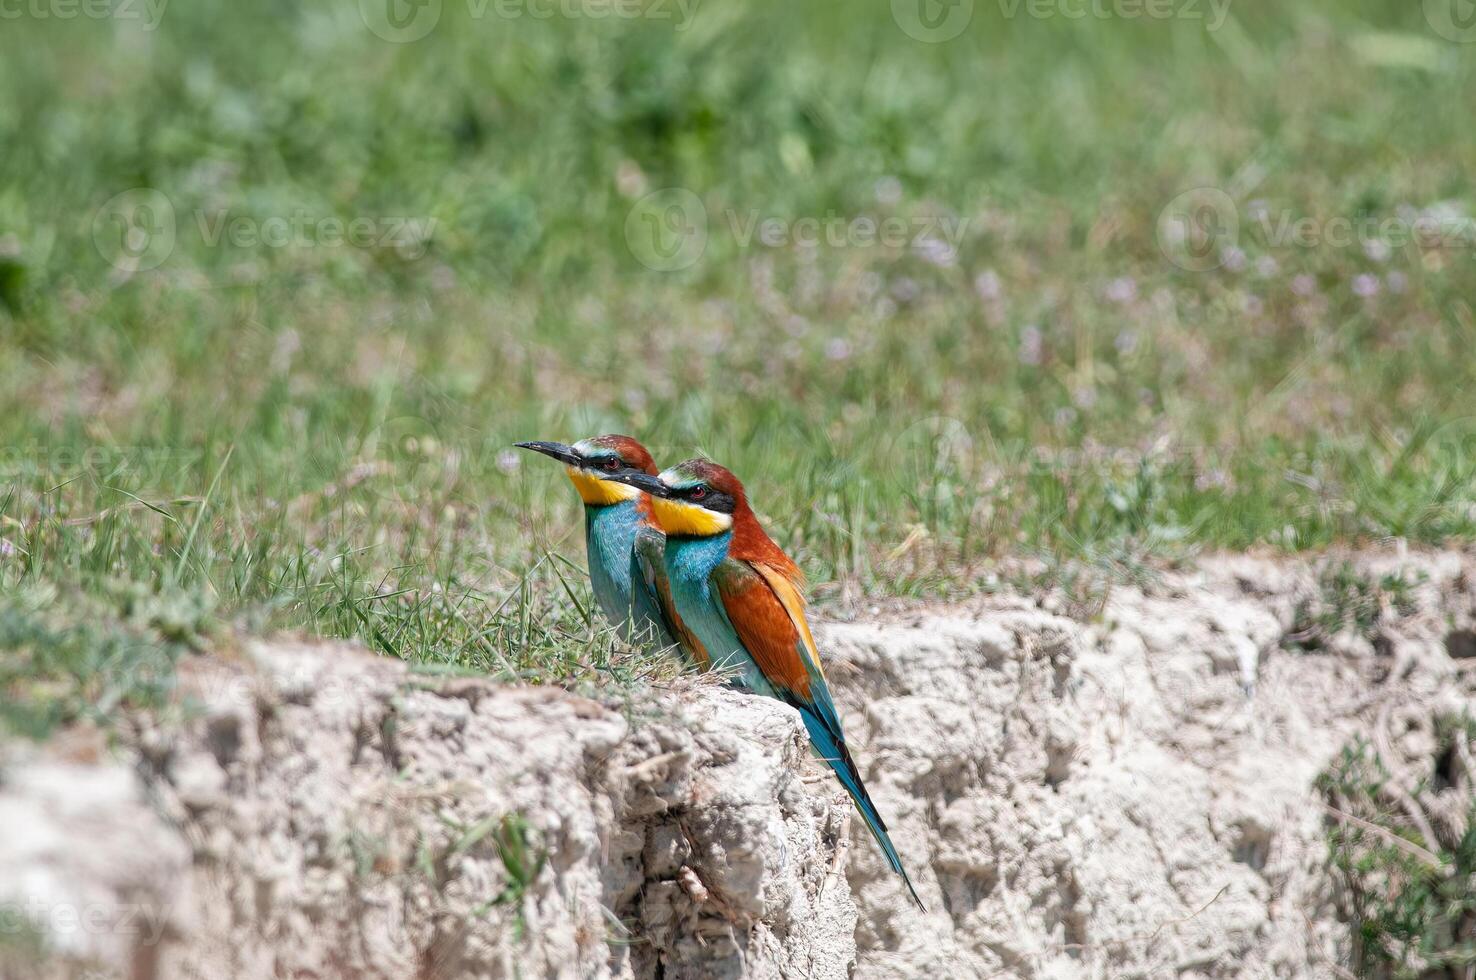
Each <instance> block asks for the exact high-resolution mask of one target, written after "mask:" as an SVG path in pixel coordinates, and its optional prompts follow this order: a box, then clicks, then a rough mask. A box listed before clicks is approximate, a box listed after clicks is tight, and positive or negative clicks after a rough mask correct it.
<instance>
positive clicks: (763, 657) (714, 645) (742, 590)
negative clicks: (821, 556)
mask: <svg viewBox="0 0 1476 980" xmlns="http://www.w3.org/2000/svg"><path fill="white" fill-rule="evenodd" d="M613 478H614V479H616V480H619V481H620V482H622V483H628V484H630V485H632V486H634V487H638V488H640V489H641V490H644V491H645V492H646V493H647V494H648V495H649V497H650V500H651V508H652V511H653V513H654V515H655V518H656V522H657V523H658V524H659V525H660V526H661V529H662V531H664V532H665V533H666V545H665V559H666V571H667V575H668V577H669V580H670V587H671V595H672V599H673V602H674V604H675V607H676V612H677V614H678V615H679V616H680V617H681V620H682V622H683V624H684V628H685V629H686V630H688V631H689V632H690V633H691V634H692V637H693V638H694V639H695V641H696V643H697V644H699V645H700V646H701V648H702V649H703V651H704V656H705V657H706V658H707V659H708V660H709V662H710V663H711V665H712V667H713V668H714V669H718V670H721V669H723V668H725V667H726V668H730V669H735V670H736V671H737V675H738V680H739V682H740V683H742V684H743V685H744V686H746V687H748V688H749V689H750V690H752V691H754V692H756V693H759V694H765V695H768V696H770V697H774V698H778V699H779V700H780V701H783V702H785V703H786V704H788V705H790V706H792V707H794V708H795V709H797V710H798V711H799V713H800V717H801V718H802V719H803V720H804V723H805V729H806V730H807V731H808V732H809V734H810V741H811V743H812V744H813V745H814V747H815V750H816V752H817V753H818V754H819V756H820V758H821V759H823V760H824V761H825V762H826V764H827V765H829V766H830V768H831V769H833V770H834V771H835V774H836V776H838V777H839V778H840V782H841V785H842V786H844V787H845V788H846V792H847V793H849V794H850V795H851V799H852V800H854V801H855V803H856V807H857V809H859V810H860V811H861V816H862V817H864V818H865V820H866V826H867V827H868V828H869V829H870V830H871V833H872V835H873V836H874V837H875V838H876V841H877V843H878V844H880V845H881V849H882V852H883V853H884V854H886V857H887V862H888V863H889V864H890V865H891V866H892V870H893V871H895V872H897V873H898V874H899V875H901V876H902V880H903V882H904V883H905V884H906V885H907V890H908V891H909V892H911V894H912V900H913V901H915V902H917V905H918V908H922V907H923V904H922V900H921V899H920V898H918V895H917V889H915V888H914V887H913V886H912V879H910V878H909V877H908V876H907V872H906V871H905V870H903V868H902V860H901V858H899V857H898V856H897V849H896V848H895V847H893V846H892V839H891V837H889V836H888V834H887V828H886V824H884V823H883V822H882V818H881V814H879V813H878V812H877V809H876V805H875V804H874V803H872V802H871V796H870V794H868V793H867V792H866V787H865V786H864V785H863V784H862V782H861V773H860V772H859V771H858V770H857V769H856V763H855V761H854V760H853V759H852V758H851V753H850V751H849V750H848V749H847V748H846V736H845V733H844V732H843V731H842V730H841V722H840V716H839V715H838V714H836V710H835V703H834V702H833V701H832V700H831V698H830V689H829V688H828V687H827V686H826V683H825V674H824V672H823V671H822V669H821V667H820V655H819V653H818V652H817V651H816V650H815V639H814V637H813V636H811V634H810V627H809V623H808V622H807V621H806V620H805V599H804V595H803V593H802V592H801V589H802V588H803V586H804V576H803V575H802V573H801V572H800V570H799V566H797V565H796V564H795V563H794V561H793V560H792V559H791V558H790V557H789V556H788V555H786V554H785V553H784V552H783V550H781V549H780V547H779V546H778V545H777V544H775V543H774V541H773V540H772V539H771V538H770V537H769V536H768V534H766V533H765V532H764V529H763V527H762V526H761V525H760V524H759V521H758V518H757V517H756V516H754V513H753V510H752V509H751V508H750V507H749V505H748V499H747V496H746V495H745V494H744V492H743V485H742V484H741V483H740V482H738V478H737V477H736V476H734V475H733V474H732V473H730V472H729V471H728V470H726V469H724V468H723V467H721V466H719V465H717V464H716V463H713V462H710V461H708V460H705V459H689V460H687V461H686V462H685V463H679V464H677V465H676V466H673V467H671V468H670V469H668V470H666V471H665V472H663V473H662V474H661V475H660V476H659V477H658V476H651V475H650V474H649V473H647V472H644V471H640V470H635V469H626V470H623V471H622V472H620V473H618V474H616V475H615V476H614V477H613Z"/></svg>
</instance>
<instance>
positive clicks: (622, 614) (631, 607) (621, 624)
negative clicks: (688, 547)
mask: <svg viewBox="0 0 1476 980" xmlns="http://www.w3.org/2000/svg"><path fill="white" fill-rule="evenodd" d="M517 446H518V448H520V449H531V450H532V451H533V452H536V453H542V454H543V455H545V456H550V457H552V458H554V459H556V460H558V461H559V462H561V463H563V464H564V472H565V473H567V474H568V476H569V481H570V482H571V483H573V484H574V489H575V490H577V491H578V492H579V499H580V500H582V501H584V544H585V550H586V553H587V555H588V560H589V581H590V585H591V586H592V587H593V589H594V595H595V602H596V603H598V604H599V607H600V611H601V612H602V613H604V615H605V619H606V620H608V621H609V622H610V624H611V625H612V626H614V627H615V629H616V631H617V632H618V633H619V634H620V636H621V637H622V638H623V639H626V640H629V641H631V642H634V643H640V644H643V645H645V646H648V647H651V648H653V649H666V648H677V649H680V650H681V651H682V652H683V653H685V654H686V655H687V656H688V657H689V658H693V659H696V661H697V664H698V666H699V667H704V668H705V667H706V662H705V660H702V659H700V658H697V657H696V654H695V653H694V651H693V648H692V647H691V646H690V644H689V642H688V641H687V639H686V636H685V633H686V631H685V629H684V628H683V626H682V623H681V621H680V619H679V618H678V616H677V614H676V612H675V609H674V607H673V604H672V601H671V594H670V589H669V587H668V585H667V580H666V567H665V564H664V562H663V560H662V559H663V547H664V544H665V538H664V536H663V535H662V533H661V531H660V529H659V528H658V527H657V525H656V522H655V520H654V518H653V517H652V514H651V510H650V503H649V501H647V500H646V497H645V495H644V494H643V493H642V492H641V491H640V490H639V489H638V488H636V487H634V486H632V485H630V484H629V483H621V482H618V480H617V477H619V476H622V475H625V474H630V475H640V476H643V475H654V474H655V473H656V462H655V460H653V459H652V458H651V454H650V453H649V452H647V451H646V447H645V446H642V445H641V444H640V443H639V442H636V441H635V440H634V439H632V438H631V437H630V436H622V435H604V436H596V437H594V438H592V439H583V440H581V441H579V442H576V443H574V445H572V446H566V445H564V444H563V443H561V442H520V443H517Z"/></svg>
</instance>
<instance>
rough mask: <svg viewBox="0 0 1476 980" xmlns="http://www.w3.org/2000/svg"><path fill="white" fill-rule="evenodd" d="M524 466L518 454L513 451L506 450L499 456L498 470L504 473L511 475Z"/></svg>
mask: <svg viewBox="0 0 1476 980" xmlns="http://www.w3.org/2000/svg"><path fill="white" fill-rule="evenodd" d="M522 464H523V461H522V460H521V459H519V458H518V454H517V453H515V452H513V451H512V450H511V449H504V450H503V451H502V452H500V453H498V454H497V468H498V469H499V470H501V471H502V472H504V473H511V472H513V471H514V470H516V469H517V468H518V467H519V466H521V465H522Z"/></svg>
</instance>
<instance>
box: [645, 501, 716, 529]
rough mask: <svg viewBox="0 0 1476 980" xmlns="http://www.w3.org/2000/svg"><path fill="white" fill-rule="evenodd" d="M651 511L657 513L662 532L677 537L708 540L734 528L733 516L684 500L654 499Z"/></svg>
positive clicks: (657, 520) (657, 521)
mask: <svg viewBox="0 0 1476 980" xmlns="http://www.w3.org/2000/svg"><path fill="white" fill-rule="evenodd" d="M651 509H652V510H653V511H655V512H656V523H658V524H660V525H661V530H663V531H665V532H666V533H667V534H674V535H676V536H677V537H687V538H708V537H711V536H712V535H714V534H722V533H723V532H724V531H727V530H730V529H731V528H732V527H733V515H732V514H719V513H717V512H716V511H711V510H706V509H704V508H702V507H698V506H697V505H696V504H689V503H687V502H686V501H684V500H667V499H665V498H664V497H652V498H651Z"/></svg>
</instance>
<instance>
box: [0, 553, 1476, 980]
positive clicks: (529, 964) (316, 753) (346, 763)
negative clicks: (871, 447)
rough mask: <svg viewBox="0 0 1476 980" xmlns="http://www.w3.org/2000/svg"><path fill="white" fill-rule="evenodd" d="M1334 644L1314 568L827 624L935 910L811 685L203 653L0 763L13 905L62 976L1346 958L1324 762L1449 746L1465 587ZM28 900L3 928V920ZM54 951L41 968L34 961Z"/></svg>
mask: <svg viewBox="0 0 1476 980" xmlns="http://www.w3.org/2000/svg"><path fill="white" fill-rule="evenodd" d="M1360 561H1362V562H1363V564H1365V565H1366V566H1368V567H1369V568H1370V569H1372V571H1373V572H1375V573H1381V572H1382V571H1384V570H1388V569H1390V568H1393V567H1396V566H1401V567H1406V569H1407V570H1409V571H1410V576H1409V577H1410V580H1411V581H1415V582H1417V583H1418V584H1416V585H1415V586H1414V588H1413V590H1412V604H1411V605H1410V606H1409V607H1408V608H1404V609H1400V610H1397V611H1390V612H1389V615H1388V616H1387V617H1386V618H1385V619H1384V620H1383V621H1382V622H1381V623H1380V625H1379V626H1378V629H1377V632H1376V634H1375V635H1373V636H1361V635H1346V636H1345V635H1339V636H1334V637H1331V638H1329V641H1328V642H1327V643H1326V644H1324V645H1323V647H1322V649H1320V650H1318V651H1316V652H1292V651H1289V650H1287V649H1285V648H1284V642H1283V641H1284V637H1285V636H1286V634H1287V632H1288V631H1289V630H1290V629H1292V628H1293V627H1294V622H1295V620H1296V619H1297V617H1298V614H1299V604H1302V608H1301V610H1300V612H1301V614H1302V615H1305V613H1306V605H1305V603H1308V602H1310V603H1314V604H1315V602H1316V601H1317V598H1316V597H1317V588H1316V586H1315V578H1314V575H1313V572H1312V570H1311V568H1310V566H1307V565H1305V564H1288V563H1273V562H1268V561H1260V560H1253V559H1245V558H1237V559H1218V560H1214V561H1209V562H1206V563H1204V564H1203V565H1202V567H1201V568H1199V569H1198V570H1196V571H1193V572H1187V573H1183V574H1176V575H1172V576H1169V577H1167V578H1166V579H1165V580H1164V581H1162V582H1160V583H1158V584H1156V585H1155V586H1154V587H1152V588H1151V589H1149V590H1147V591H1144V590H1135V589H1121V588H1119V589H1116V590H1114V591H1113V592H1112V593H1111V595H1110V596H1109V598H1108V599H1107V601H1106V604H1105V606H1104V607H1103V608H1102V609H1101V612H1100V615H1099V616H1097V617H1096V618H1095V619H1094V620H1093V622H1092V623H1091V624H1084V623H1082V622H1080V621H1078V620H1076V619H1072V618H1068V617H1066V616H1064V615H1060V614H1058V613H1057V612H1053V611H1051V610H1052V607H1053V605H1054V600H1051V599H1050V598H1047V599H1046V600H1044V601H1043V602H1037V601H1028V600H1025V599H1020V598H994V599H989V600H980V601H979V602H977V603H973V604H970V605H968V606H965V607H947V608H941V607H936V608H935V607H917V608H907V609H897V610H890V611H885V612H883V611H877V612H876V613H875V614H874V615H873V616H871V617H869V619H867V620H866V621H858V622H853V623H828V624H825V625H824V626H823V628H822V629H821V646H822V650H823V651H824V652H825V654H826V655H827V658H828V664H829V666H828V668H827V669H828V673H829V675H830V678H831V684H832V687H833V688H834V689H835V692H836V694H837V700H838V701H839V702H840V703H841V706H842V709H843V712H844V713H845V715H846V722H847V726H848V731H849V733H850V735H851V738H852V741H853V742H854V743H855V744H856V745H857V747H858V750H859V751H858V755H859V757H860V759H861V765H862V767H863V771H865V772H866V773H867V775H868V783H869V785H870V787H871V790H872V794H873V796H874V797H875V799H876V801H877V803H878V805H879V807H880V809H881V810H882V812H883V814H884V815H885V816H886V818H887V820H888V822H889V824H890V825H891V827H892V830H893V836H894V839H895V840H896V841H897V844H898V847H899V850H900V851H901V853H902V855H903V858H904V861H905V862H906V863H907V865H908V866H909V868H910V869H911V871H912V874H913V877H914V879H915V880H916V881H917V882H918V887H919V891H920V892H921V894H922V896H923V898H924V900H925V901H926V902H927V904H928V912H927V914H922V913H920V912H918V911H916V910H915V909H914V908H912V907H911V906H910V905H909V903H908V902H907V901H906V897H905V893H904V891H903V890H902V888H901V887H900V885H899V883H898V881H897V880H896V879H895V878H894V877H893V876H892V875H891V874H890V873H889V872H887V870H886V868H885V866H884V864H883V862H882V860H881V858H880V855H879V854H878V852H877V851H876V849H875V846H874V844H873V843H872V841H871V840H870V837H869V836H868V835H867V834H866V832H865V830H864V828H863V826H862V825H861V823H860V821H859V820H852V819H851V816H850V815H851V809H850V806H849V804H848V802H847V801H846V799H845V797H844V795H843V794H842V793H841V792H840V791H839V790H838V789H837V787H836V785H835V783H834V782H833V780H831V779H830V778H828V777H827V776H826V775H825V773H824V771H823V769H822V768H821V767H820V766H819V765H818V764H817V763H816V762H814V761H813V760H812V759H810V758H809V755H808V751H807V749H806V743H805V741H804V738H803V731H802V727H801V726H800V724H799V721H798V718H797V717H796V716H795V715H794V714H793V713H792V712H791V711H789V710H788V709H785V708H782V707H780V706H778V705H777V704H775V703H773V702H769V701H765V700H762V699H757V698H752V697H749V696H747V695H743V694H740V693H737V692H734V691H730V690H725V689H721V688H718V687H715V686H713V685H712V684H711V683H706V682H704V681H702V680H699V679H691V680H690V681H688V680H684V681H682V682H680V683H679V684H678V685H677V686H676V687H675V688H673V689H671V690H667V691H663V692H657V693H654V694H652V695H651V696H650V697H649V698H645V697H643V698H642V699H640V700H638V701H637V702H636V703H630V704H613V703H611V704H601V703H597V702H594V701H590V700H587V699H583V698H579V697H575V696H573V695H569V694H566V693H564V692H561V691H558V690H550V689H528V688H505V687H498V686H496V685H492V684H488V683H484V682H481V681H475V680H455V681H437V680H429V679H426V678H423V677H418V676H415V675H412V674H411V673H410V672H408V671H407V670H406V668H405V667H404V665H402V664H400V663H398V662H395V661H390V660H386V659H383V658H377V657H374V656H371V655H369V654H367V653H365V652H363V651H361V650H357V649H353V648H347V647H343V646H335V645H304V644H300V643H293V642H267V641H260V642H250V643H246V644H244V645H243V648H242V649H241V650H240V651H239V652H238V653H236V654H233V655H230V656H226V655H222V656H218V657H202V658H198V659H196V660H194V661H191V662H190V663H189V664H188V665H187V666H186V671H185V675H184V677H183V678H182V684H181V688H182V693H184V694H186V695H188V696H189V697H191V698H193V699H196V700H198V701H199V703H200V705H201V708H200V710H199V711H198V712H196V713H194V714H193V715H192V717H191V719H190V720H189V721H187V722H185V723H184V724H182V725H176V726H155V725H151V724H149V723H148V721H147V720H146V719H133V720H132V723H130V724H129V725H126V726H125V734H124V737H123V743H124V744H123V746H122V748H120V749H118V750H115V751H112V752H109V753H105V754H103V755H102V756H101V757H100V758H92V757H91V756H90V754H89V753H86V752H79V751H78V750H77V749H76V747H75V746H73V745H70V744H69V743H68V741H67V739H62V740H61V741H60V742H59V743H58V744H57V745H54V746H50V747H47V748H46V749H44V750H42V751H26V752H13V753H12V755H11V757H10V758H9V759H8V761H7V765H6V767H5V769H4V775H3V782H0V825H3V826H4V827H6V828H7V829H8V832H7V834H6V835H4V837H3V838H0V905H3V907H5V908H6V909H8V910H10V911H11V913H14V912H15V911H16V910H21V911H22V912H23V914H24V915H25V917H26V918H27V919H28V920H29V921H30V922H31V923H33V924H34V925H35V927H36V928H38V929H39V931H40V932H41V933H43V934H44V935H45V937H46V942H47V944H48V946H49V948H50V949H51V950H52V953H51V954H50V956H49V964H50V965H49V966H48V967H47V968H46V970H48V971H49V972H50V975H53V976H88V977H91V978H95V980H102V978H112V977H120V978H122V977H127V978H130V980H153V978H159V980H163V978H210V980H216V978H228V977H247V978H254V977H263V978H265V977H301V978H319V977H321V978H361V977H362V978H381V977H382V978H397V980H399V978H406V977H417V978H420V977H423V978H441V980H456V978H479V977H545V976H547V977H571V978H573V977H579V978H584V977H622V978H625V977H630V978H652V977H663V978H668V980H670V978H679V977H775V978H778V977H815V978H822V980H828V978H841V977H850V976H854V977H861V978H882V977H914V976H929V977H943V976H946V977H990V976H997V977H1042V978H1044V977H1061V978H1065V977H1128V976H1132V977H1195V978H1210V977H1215V978H1220V977H1224V978H1229V977H1271V976H1277V977H1323V976H1326V977H1333V976H1339V975H1343V974H1342V973H1341V972H1340V967H1339V965H1338V964H1341V963H1344V962H1346V959H1347V955H1348V951H1347V941H1348V932H1347V927H1346V925H1345V924H1343V923H1341V922H1339V921H1338V919H1337V915H1336V911H1335V905H1334V902H1333V897H1332V882H1331V880H1330V878H1329V876H1328V873H1327V871H1326V869H1325V858H1326V844H1325V841H1324V827H1325V823H1326V821H1327V820H1329V819H1334V818H1333V817H1331V816H1330V815H1329V814H1328V812H1327V811H1326V809H1325V807H1324V806H1323V802H1322V798H1321V797H1320V795H1319V794H1318V793H1317V792H1316V791H1315V790H1314V787H1313V783H1314V780H1315V779H1316V777H1317V775H1318V773H1319V772H1321V771H1322V770H1323V769H1324V768H1325V767H1326V766H1327V764H1328V762H1329V761H1330V760H1331V759H1332V757H1333V756H1334V754H1335V753H1337V752H1338V751H1339V749H1340V748H1341V747H1342V746H1343V745H1344V744H1345V743H1346V742H1347V740H1348V739H1349V738H1351V737H1353V736H1354V735H1357V734H1363V735H1365V736H1366V737H1368V738H1370V739H1371V740H1373V741H1375V742H1376V744H1378V745H1379V747H1380V748H1381V751H1382V753H1383V754H1384V755H1386V756H1387V757H1388V758H1389V759H1391V760H1392V761H1393V763H1394V764H1395V765H1398V766H1402V767H1406V768H1408V769H1409V770H1410V771H1413V772H1419V771H1421V770H1422V769H1428V768H1429V767H1430V766H1431V765H1432V764H1433V762H1432V759H1431V757H1430V753H1431V751H1432V746H1433V741H1432V739H1433V736H1432V731H1431V730H1432V726H1433V719H1434V718H1435V717H1436V716H1437V715H1440V714H1458V713H1460V712H1462V711H1467V712H1472V711H1476V632H1473V627H1472V623H1473V618H1476V584H1473V578H1472V576H1471V575H1469V574H1468V573H1467V568H1468V567H1469V566H1468V562H1469V559H1464V558H1462V557H1461V556H1458V555H1454V554H1437V555H1423V556H1417V557H1411V558H1407V559H1402V558H1399V557H1395V556H1383V557H1376V558H1364V559H1360ZM13 919H14V915H13V914H12V915H11V916H10V918H9V919H7V921H12V920H13ZM31 975H35V974H34V973H33V974H31Z"/></svg>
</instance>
